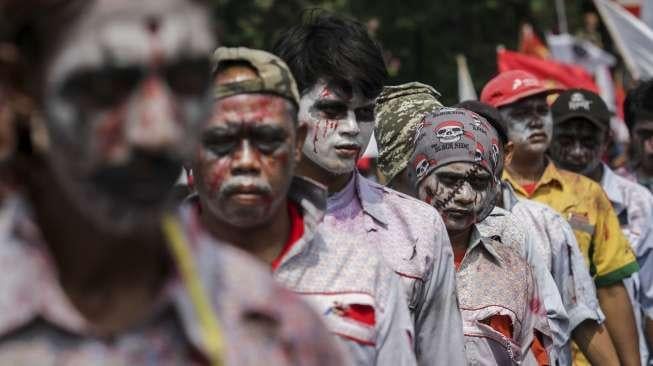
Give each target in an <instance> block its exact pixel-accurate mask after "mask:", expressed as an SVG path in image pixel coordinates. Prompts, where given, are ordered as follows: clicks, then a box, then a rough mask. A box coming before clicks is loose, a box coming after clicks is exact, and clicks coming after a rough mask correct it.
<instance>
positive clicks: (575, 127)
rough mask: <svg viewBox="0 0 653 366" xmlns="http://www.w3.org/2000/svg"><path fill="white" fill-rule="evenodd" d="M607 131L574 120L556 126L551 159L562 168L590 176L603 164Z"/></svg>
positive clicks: (585, 121)
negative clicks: (602, 158) (602, 157)
mask: <svg viewBox="0 0 653 366" xmlns="http://www.w3.org/2000/svg"><path fill="white" fill-rule="evenodd" d="M606 134H607V131H606V130H605V129H602V128H599V127H598V126H597V125H595V124H593V123H592V122H590V121H588V120H586V119H582V118H574V119H570V120H568V121H565V122H562V123H560V124H558V125H556V129H555V134H554V138H553V141H552V143H551V149H550V151H549V152H550V154H551V158H552V159H553V160H554V161H555V162H556V163H557V164H559V165H560V167H561V168H563V169H567V170H571V171H572V172H575V173H579V174H589V173H591V172H592V171H594V169H596V167H597V166H598V165H599V164H601V156H602V155H603V153H604V152H605V148H606V146H605V144H606V140H607V136H606Z"/></svg>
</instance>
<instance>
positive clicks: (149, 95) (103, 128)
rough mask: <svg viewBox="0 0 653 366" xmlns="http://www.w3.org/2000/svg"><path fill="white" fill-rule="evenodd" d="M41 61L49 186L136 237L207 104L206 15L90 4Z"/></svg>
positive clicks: (145, 4) (188, 148) (174, 6)
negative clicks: (51, 179) (56, 184)
mask: <svg viewBox="0 0 653 366" xmlns="http://www.w3.org/2000/svg"><path fill="white" fill-rule="evenodd" d="M87 7H88V8H87V9H85V11H84V13H83V14H81V15H80V16H79V17H78V18H77V19H75V23H74V24H71V26H70V28H69V29H67V32H66V33H65V34H64V37H63V39H62V42H61V43H60V44H59V45H58V47H57V48H56V49H55V50H54V52H53V55H52V57H51V58H50V59H48V60H47V61H48V62H47V64H46V70H45V85H44V90H45V97H44V105H45V112H46V117H47V118H46V120H47V126H48V132H49V135H50V139H51V144H50V146H51V151H50V152H49V154H48V157H49V159H50V160H51V162H52V165H53V170H54V172H55V176H56V178H57V179H58V180H59V181H60V184H61V186H62V187H64V189H65V190H67V191H68V193H69V195H70V198H71V199H72V200H73V201H74V202H76V203H78V205H79V206H80V208H81V209H82V210H83V212H85V213H87V214H88V216H89V217H90V218H91V219H92V220H94V221H95V222H96V223H98V225H102V226H101V227H109V228H112V230H114V231H116V232H125V231H129V230H133V229H138V226H139V219H142V218H144V217H147V216H151V217H154V218H156V216H157V215H155V214H153V212H155V211H154V210H155V209H158V208H160V206H161V205H162V204H163V203H164V202H165V198H166V196H167V194H168V193H169V190H170V188H171V187H172V186H173V184H174V182H175V180H176V178H177V177H178V175H179V172H180V167H181V161H182V160H183V159H184V158H186V157H188V156H189V154H190V153H191V152H192V151H193V149H194V147H195V144H194V142H195V136H196V134H197V133H198V130H199V127H200V122H202V121H203V120H205V117H206V115H208V112H209V110H210V109H209V107H210V102H211V95H210V94H211V93H210V91H211V88H210V86H211V82H210V59H209V55H210V53H211V51H212V50H213V48H214V45H215V43H214V40H213V38H212V36H211V28H210V26H209V22H208V19H207V17H206V13H207V9H205V8H203V7H201V6H199V5H197V3H195V2H193V1H191V0H139V1H128V0H96V1H94V2H93V3H92V4H88V5H87Z"/></svg>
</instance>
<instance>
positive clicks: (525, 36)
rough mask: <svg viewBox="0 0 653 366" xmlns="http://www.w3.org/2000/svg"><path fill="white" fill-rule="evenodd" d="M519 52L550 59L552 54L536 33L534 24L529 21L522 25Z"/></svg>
mask: <svg viewBox="0 0 653 366" xmlns="http://www.w3.org/2000/svg"><path fill="white" fill-rule="evenodd" d="M519 52H521V53H523V54H526V55H529V56H534V57H537V58H542V59H548V58H550V56H551V55H550V53H549V49H548V48H546V46H545V45H544V42H542V40H541V39H540V37H538V36H537V34H535V31H534V30H533V26H531V25H530V24H528V23H524V24H522V26H521V34H520V36H519Z"/></svg>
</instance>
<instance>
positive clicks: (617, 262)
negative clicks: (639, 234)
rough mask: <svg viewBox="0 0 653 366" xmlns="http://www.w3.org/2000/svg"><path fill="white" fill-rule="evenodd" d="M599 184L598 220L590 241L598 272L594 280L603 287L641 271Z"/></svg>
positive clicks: (591, 255)
mask: <svg viewBox="0 0 653 366" xmlns="http://www.w3.org/2000/svg"><path fill="white" fill-rule="evenodd" d="M597 187H598V189H597V190H596V195H595V196H596V205H595V208H596V210H597V212H596V215H597V220H596V227H595V228H594V234H593V236H592V242H591V244H590V258H591V262H592V266H594V270H595V273H596V276H595V278H594V283H595V284H596V286H597V287H601V286H609V285H612V284H614V283H617V282H619V281H622V280H623V279H625V278H627V277H629V276H630V275H632V274H633V273H635V272H637V271H638V270H639V266H638V264H637V260H636V258H635V254H634V253H633V250H632V248H631V246H630V244H629V243H628V239H626V237H625V236H624V235H623V233H622V231H621V227H620V225H619V219H618V218H617V216H616V215H615V213H614V210H613V209H612V205H611V204H610V201H609V200H608V197H607V196H606V195H605V193H604V192H603V190H602V189H600V186H597Z"/></svg>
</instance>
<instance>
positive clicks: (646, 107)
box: [624, 79, 653, 131]
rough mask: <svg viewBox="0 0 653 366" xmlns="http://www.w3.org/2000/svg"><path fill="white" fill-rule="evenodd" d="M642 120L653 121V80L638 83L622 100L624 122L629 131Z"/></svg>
mask: <svg viewBox="0 0 653 366" xmlns="http://www.w3.org/2000/svg"><path fill="white" fill-rule="evenodd" d="M642 118H651V119H653V79H650V80H646V81H643V82H641V83H639V84H638V85H637V86H636V87H635V88H633V89H631V90H629V91H628V94H627V95H626V99H625V100H624V120H625V122H626V126H628V129H629V130H630V131H632V130H633V128H634V127H635V124H637V121H638V120H639V119H642Z"/></svg>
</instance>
